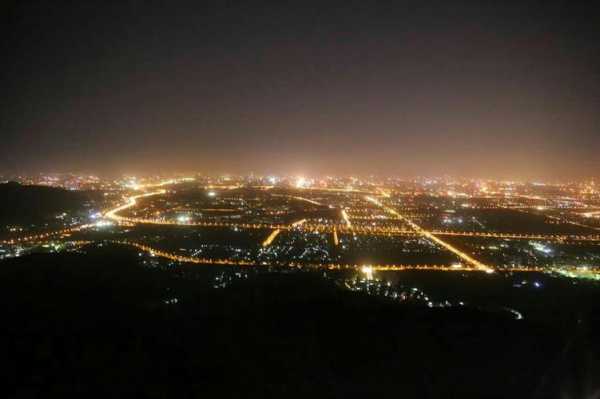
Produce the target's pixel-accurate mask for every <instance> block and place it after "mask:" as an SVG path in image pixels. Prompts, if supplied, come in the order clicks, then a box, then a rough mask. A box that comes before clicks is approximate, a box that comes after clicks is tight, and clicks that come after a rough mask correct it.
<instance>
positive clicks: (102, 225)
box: [96, 220, 113, 227]
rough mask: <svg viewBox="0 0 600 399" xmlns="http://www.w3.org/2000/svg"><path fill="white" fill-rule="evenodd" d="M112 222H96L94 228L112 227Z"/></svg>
mask: <svg viewBox="0 0 600 399" xmlns="http://www.w3.org/2000/svg"><path fill="white" fill-rule="evenodd" d="M112 225H113V222H111V221H110V220H98V221H97V222H96V227H108V226H112Z"/></svg>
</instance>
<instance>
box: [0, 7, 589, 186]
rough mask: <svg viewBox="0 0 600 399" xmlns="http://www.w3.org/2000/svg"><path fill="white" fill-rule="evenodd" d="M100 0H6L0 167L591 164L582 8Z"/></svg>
mask: <svg viewBox="0 0 600 399" xmlns="http://www.w3.org/2000/svg"><path fill="white" fill-rule="evenodd" d="M100 3H109V2H98V5H94V4H93V3H91V2H86V1H73V2H60V1H57V2H48V1H40V2H29V1H18V2H17V1H15V2H14V4H13V5H12V6H10V5H9V6H8V8H7V9H6V10H5V12H4V13H3V17H2V18H3V20H2V21H0V22H2V26H3V27H4V28H3V29H4V33H3V35H2V38H1V40H2V53H3V55H4V57H3V58H4V61H3V63H2V67H0V68H1V69H0V70H1V72H2V75H1V76H2V80H1V82H0V83H1V84H2V99H3V101H2V110H1V111H0V112H1V119H0V129H1V130H0V131H1V132H2V133H1V136H2V139H1V140H2V142H1V143H0V144H1V145H0V172H3V171H4V172H14V171H40V170H44V171H65V170H88V171H95V172H139V171H170V170H176V169H178V170H181V169H187V170H198V171H203V172H221V171H229V172H247V171H254V172H257V173H263V172H274V173H281V172H302V173H320V172H325V173H337V174H353V173H357V174H366V173H377V174H385V175H398V176H406V177H408V176H414V175H439V174H464V175H468V176H479V177H498V176H501V177H519V178H523V177H526V178H553V177H556V178H566V177H572V176H580V177H590V176H596V177H598V176H600V61H599V60H600V46H599V45H598V43H599V39H600V35H599V30H600V19H599V18H598V13H597V12H595V11H594V10H593V8H591V6H590V7H589V8H586V7H584V6H575V5H569V2H564V5H561V3H558V2H552V1H539V2H528V1H519V2H514V4H513V5H510V3H513V2H510V1H506V2H504V1H490V2H487V1H473V2H462V1H460V2H459V1H441V2H431V1H425V0H419V1H416V2H400V1H396V2H389V3H386V2H370V1H357V2H353V1H345V2H339V3H338V4H337V5H333V4H332V3H331V2H329V3H328V5H327V6H322V5H321V6H319V5H318V3H314V5H310V4H311V3H310V2H300V3H286V2H273V4H274V6H270V7H267V6H263V5H262V4H263V3H264V2H260V4H261V5H258V4H259V2H257V3H256V4H257V5H252V4H250V3H251V2H249V1H247V2H240V4H242V3H245V5H239V6H238V5H233V4H234V3H230V2H226V1H218V2H215V3H214V4H215V5H213V6H208V5H207V4H208V2H202V1H194V2H189V3H181V2H157V1H130V2H120V3H121V4H120V5H109V6H107V5H101V4H100ZM161 3H165V4H166V3H177V4H178V5H177V6H173V5H169V6H167V5H164V4H162V5H161ZM321 3H325V2H321ZM369 3H377V5H378V6H377V7H375V6H373V5H372V4H369ZM571 3H572V2H571ZM590 3H592V2H590ZM225 4H232V5H228V6H226V5H225ZM385 4H390V5H389V6H386V5H385ZM300 5H301V6H300Z"/></svg>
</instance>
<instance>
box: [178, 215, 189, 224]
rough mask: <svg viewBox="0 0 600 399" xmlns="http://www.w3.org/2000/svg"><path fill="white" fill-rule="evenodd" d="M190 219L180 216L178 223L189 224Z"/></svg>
mask: <svg viewBox="0 0 600 399" xmlns="http://www.w3.org/2000/svg"><path fill="white" fill-rule="evenodd" d="M189 222H190V217H189V216H188V215H179V216H177V223H189Z"/></svg>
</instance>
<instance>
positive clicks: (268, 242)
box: [262, 229, 281, 247]
mask: <svg viewBox="0 0 600 399" xmlns="http://www.w3.org/2000/svg"><path fill="white" fill-rule="evenodd" d="M279 233H281V230H280V229H277V230H273V232H272V233H271V234H269V236H268V237H267V239H266V240H265V241H263V243H262V246H263V247H268V246H269V245H271V244H272V243H273V241H275V238H277V236H278V235H279Z"/></svg>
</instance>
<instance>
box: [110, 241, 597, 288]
mask: <svg viewBox="0 0 600 399" xmlns="http://www.w3.org/2000/svg"><path fill="white" fill-rule="evenodd" d="M110 242H111V243H113V244H120V245H128V246H132V247H135V248H137V249H139V250H142V251H145V252H148V253H149V254H151V255H152V256H158V257H161V258H165V259H169V260H172V261H176V262H181V263H194V264H206V265H221V266H256V267H260V266H261V265H260V264H259V263H258V262H250V261H246V260H238V259H212V258H197V257H194V256H185V255H179V254H175V253H171V252H167V251H163V250H160V249H157V248H153V247H150V246H148V245H144V244H140V243H137V242H132V241H110ZM279 266H287V267H293V268H294V267H307V268H320V269H328V270H356V271H362V270H364V269H365V268H368V269H369V270H371V271H410V270H415V271H443V272H461V273H463V272H475V273H487V272H488V271H487V270H484V269H478V268H473V267H465V266H463V265H450V266H448V265H396V264H389V265H356V264H336V263H307V264H302V263H294V262H290V263H287V264H284V265H282V264H279ZM498 271H499V272H506V273H514V272H519V273H527V272H534V273H558V274H561V275H563V276H566V277H571V278H573V277H578V276H581V275H583V274H587V275H589V276H592V277H593V278H595V279H599V278H600V272H598V271H595V270H592V269H587V268H583V269H581V268H577V267H566V268H560V269H559V268H553V267H541V266H516V267H511V268H502V269H499V270H498Z"/></svg>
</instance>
